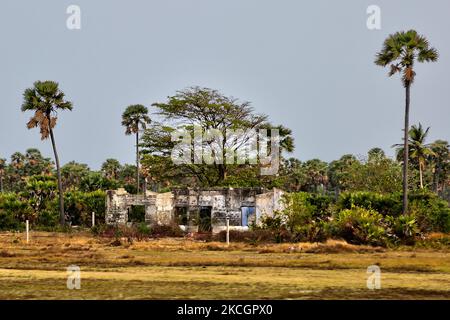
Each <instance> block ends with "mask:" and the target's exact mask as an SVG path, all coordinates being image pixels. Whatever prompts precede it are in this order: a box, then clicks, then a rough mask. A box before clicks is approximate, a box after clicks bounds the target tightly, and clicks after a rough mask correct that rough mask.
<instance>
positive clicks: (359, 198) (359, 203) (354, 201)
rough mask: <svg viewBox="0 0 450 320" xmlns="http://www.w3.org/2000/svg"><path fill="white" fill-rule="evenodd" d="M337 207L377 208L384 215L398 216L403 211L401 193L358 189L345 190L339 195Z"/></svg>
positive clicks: (343, 208)
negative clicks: (352, 190)
mask: <svg viewBox="0 0 450 320" xmlns="http://www.w3.org/2000/svg"><path fill="white" fill-rule="evenodd" d="M337 207H338V209H340V210H345V209H352V208H353V207H359V208H364V209H367V210H375V211H377V212H379V213H381V214H382V215H384V216H387V215H390V216H398V215H400V214H401V212H402V199H401V194H397V193H393V194H388V195H385V194H380V193H375V192H367V191H358V192H344V193H342V194H341V195H340V196H339V199H338V203H337Z"/></svg>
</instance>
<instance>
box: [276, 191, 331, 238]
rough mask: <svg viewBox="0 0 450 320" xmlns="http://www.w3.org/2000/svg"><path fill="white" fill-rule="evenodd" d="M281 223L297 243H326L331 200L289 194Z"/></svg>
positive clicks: (286, 196) (307, 194)
mask: <svg viewBox="0 0 450 320" xmlns="http://www.w3.org/2000/svg"><path fill="white" fill-rule="evenodd" d="M283 203H284V205H285V209H284V210H283V211H282V212H281V213H280V215H281V221H283V224H285V225H286V227H287V229H288V230H289V231H290V232H291V233H292V234H293V235H294V237H295V239H296V240H297V241H311V242H316V241H324V240H326V239H327V237H328V228H327V224H328V220H329V219H330V216H331V213H330V204H331V198H328V197H326V196H322V195H315V194H310V193H305V192H298V193H291V194H287V195H285V196H284V198H283Z"/></svg>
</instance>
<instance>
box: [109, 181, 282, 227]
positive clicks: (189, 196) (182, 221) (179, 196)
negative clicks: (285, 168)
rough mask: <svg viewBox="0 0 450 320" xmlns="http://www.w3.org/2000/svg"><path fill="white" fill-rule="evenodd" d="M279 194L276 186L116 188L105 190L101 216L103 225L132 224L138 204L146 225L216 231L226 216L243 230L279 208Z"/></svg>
mask: <svg viewBox="0 0 450 320" xmlns="http://www.w3.org/2000/svg"><path fill="white" fill-rule="evenodd" d="M282 194H283V192H282V191H281V190H279V189H273V190H264V189H261V188H215V189H202V190H195V189H176V190H174V191H173V192H168V193H155V192H150V191H147V192H146V194H145V195H131V194H129V193H127V192H126V191H125V190H124V189H119V190H112V191H108V192H107V201H106V206H107V208H106V217H105V219H106V223H107V224H127V223H132V222H133V221H132V220H131V219H130V210H131V209H132V208H133V207H136V206H139V207H143V208H144V210H142V212H143V215H144V216H143V217H142V218H143V219H142V221H145V222H147V223H148V224H159V225H166V224H172V223H176V224H178V225H180V227H181V228H182V229H184V230H186V231H191V232H208V231H212V232H219V231H221V230H224V229H225V228H226V220H227V217H228V218H229V224H230V228H231V229H237V230H246V229H247V228H248V227H249V226H250V225H252V224H259V223H260V221H261V218H262V217H263V216H265V215H268V216H272V215H273V213H274V212H275V211H276V210H280V209H281V206H282V203H281V201H280V199H281V196H282Z"/></svg>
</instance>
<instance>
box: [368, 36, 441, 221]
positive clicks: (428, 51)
mask: <svg viewBox="0 0 450 320" xmlns="http://www.w3.org/2000/svg"><path fill="white" fill-rule="evenodd" d="M437 59H438V52H437V50H436V49H434V48H431V47H430V46H429V43H428V40H427V39H426V38H425V37H424V36H421V35H419V34H418V33H417V31H415V30H409V31H406V32H405V31H402V32H397V33H395V34H392V35H390V36H389V37H388V38H387V39H386V40H385V41H384V44H383V48H382V49H381V51H380V52H379V53H377V55H376V59H375V64H377V65H379V66H382V67H386V66H387V65H390V68H391V69H390V71H389V76H392V75H394V74H396V73H401V75H402V83H403V86H404V87H405V95H406V99H405V127H404V136H403V150H404V153H403V214H406V213H407V211H408V157H409V156H408V133H409V104H410V90H411V84H412V83H413V82H414V78H415V75H416V72H415V71H414V63H415V61H416V60H417V61H418V62H433V61H437Z"/></svg>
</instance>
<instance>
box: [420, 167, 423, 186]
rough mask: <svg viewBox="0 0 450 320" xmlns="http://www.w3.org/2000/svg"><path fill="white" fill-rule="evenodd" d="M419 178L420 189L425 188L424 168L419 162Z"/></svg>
mask: <svg viewBox="0 0 450 320" xmlns="http://www.w3.org/2000/svg"><path fill="white" fill-rule="evenodd" d="M419 179H420V189H423V169H422V164H421V163H419Z"/></svg>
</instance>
